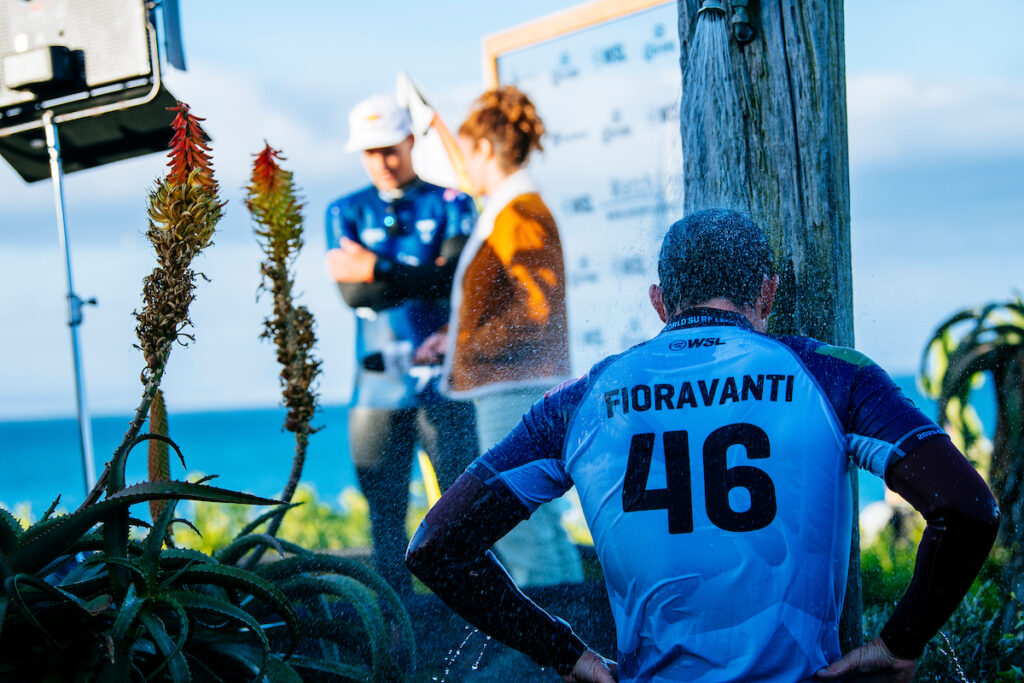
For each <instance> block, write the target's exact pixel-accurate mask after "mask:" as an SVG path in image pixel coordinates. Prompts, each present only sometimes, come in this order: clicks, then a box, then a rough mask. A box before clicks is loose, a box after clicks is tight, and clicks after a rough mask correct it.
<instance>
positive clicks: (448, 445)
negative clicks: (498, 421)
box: [416, 400, 480, 491]
mask: <svg viewBox="0 0 1024 683" xmlns="http://www.w3.org/2000/svg"><path fill="white" fill-rule="evenodd" d="M416 431H417V434H418V436H419V441H420V444H421V445H422V446H423V450H425V451H426V452H427V455H428V456H429V457H430V462H431V463H432V464H433V465H434V473H435V474H437V483H438V484H439V485H440V487H441V491H445V490H447V489H448V487H449V486H451V485H452V484H454V483H455V480H456V479H458V478H459V475H460V474H462V473H463V472H464V471H465V470H466V468H467V467H469V465H470V463H472V462H473V461H474V460H475V459H476V457H477V456H478V455H479V454H480V453H479V450H478V445H477V437H476V411H475V409H474V408H473V404H472V403H471V402H469V401H448V400H437V401H430V402H428V403H424V404H422V405H421V406H420V407H419V409H418V410H417V415H416Z"/></svg>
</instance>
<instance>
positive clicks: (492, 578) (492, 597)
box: [405, 472, 586, 675]
mask: <svg viewBox="0 0 1024 683" xmlns="http://www.w3.org/2000/svg"><path fill="white" fill-rule="evenodd" d="M527 516H528V511H527V509H526V507H525V506H524V505H523V503H522V502H520V501H519V499H517V498H516V497H515V496H513V495H512V494H511V493H510V492H507V491H505V492H503V491H502V490H501V489H499V488H493V489H492V488H490V487H488V486H487V485H486V484H484V483H483V482H482V481H481V480H480V479H479V478H477V477H476V476H475V475H473V474H471V473H468V472H467V473H464V474H463V475H462V476H460V477H459V478H458V480H457V481H456V482H455V483H454V484H453V485H452V486H451V488H449V489H448V490H447V491H446V492H445V494H444V496H442V497H441V500H440V501H438V503H437V504H436V505H434V507H432V508H431V509H430V512H428V513H427V516H426V518H424V520H423V523H422V524H421V525H420V527H419V529H418V530H417V531H416V534H415V535H414V536H413V539H412V541H411V542H410V543H409V550H408V552H407V553H406V558H405V561H406V564H408V566H409V569H410V570H411V571H412V573H413V574H415V575H416V576H417V577H419V579H420V580H421V581H423V583H424V584H426V585H427V587H429V588H430V590H432V591H434V593H435V594H436V595H437V596H438V597H439V598H441V600H443V601H444V602H445V603H447V604H448V606H449V607H451V608H452V609H453V610H454V611H455V612H457V613H458V614H459V615H461V616H462V617H463V618H464V619H465V620H466V621H468V622H470V623H471V624H473V625H474V626H476V627H477V628H479V629H480V630H481V631H483V632H485V633H487V634H488V635H490V636H492V637H493V638H496V639H498V640H500V641H501V642H503V643H505V644H506V645H509V646H511V647H514V648H515V649H517V650H519V651H520V652H523V653H525V654H527V655H529V656H530V657H531V658H532V659H533V660H534V661H535V662H537V663H538V664H539V665H541V666H550V667H552V668H554V670H555V671H556V672H558V673H559V674H560V675H565V674H567V673H569V672H570V671H572V668H573V666H574V665H575V664H576V661H577V660H578V659H579V658H580V655H582V654H583V652H584V650H585V649H586V644H585V643H584V642H583V641H582V640H580V639H579V637H577V636H576V634H575V633H573V631H572V628H570V627H569V625H568V624H567V623H566V622H564V621H562V620H561V619H558V618H557V617H553V616H551V615H550V614H548V613H547V612H545V611H544V610H543V609H541V608H540V607H539V606H537V604H535V603H534V602H533V601H532V600H530V599H529V598H528V597H526V596H525V595H524V594H523V593H522V591H520V590H519V588H518V587H517V586H516V585H515V583H514V582H513V581H512V578H511V577H510V576H509V575H508V574H507V573H506V572H505V570H504V568H503V567H502V566H501V564H500V563H499V562H498V560H497V558H496V557H495V556H494V554H493V553H491V552H490V551H489V548H490V547H491V546H492V545H493V544H494V542H495V541H497V540H498V539H500V538H501V537H502V536H504V535H505V534H506V533H508V532H509V531H510V530H512V528H513V527H515V525H516V524H518V523H519V522H520V521H522V520H523V519H525V518H526V517H527Z"/></svg>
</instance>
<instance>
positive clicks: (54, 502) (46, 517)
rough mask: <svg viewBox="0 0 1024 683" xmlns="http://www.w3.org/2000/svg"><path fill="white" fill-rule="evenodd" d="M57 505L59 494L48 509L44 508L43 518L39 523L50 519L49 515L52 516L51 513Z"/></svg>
mask: <svg viewBox="0 0 1024 683" xmlns="http://www.w3.org/2000/svg"><path fill="white" fill-rule="evenodd" d="M58 503H60V494H59V493H58V494H57V497H56V498H54V499H53V502H52V503H50V507H48V508H46V512H44V513H43V516H42V517H41V518H40V521H46V520H48V519H49V518H50V515H52V514H53V511H54V510H56V509H57V504H58Z"/></svg>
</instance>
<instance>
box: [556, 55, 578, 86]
mask: <svg viewBox="0 0 1024 683" xmlns="http://www.w3.org/2000/svg"><path fill="white" fill-rule="evenodd" d="M579 75H580V70H579V68H577V67H576V66H575V65H574V64H572V61H571V60H570V58H569V53H568V52H563V53H562V54H561V55H559V58H558V66H556V67H555V68H554V69H553V70H552V71H551V84H552V85H554V86H558V84H559V83H561V82H562V81H567V80H569V79H570V78H576V77H577V76H579Z"/></svg>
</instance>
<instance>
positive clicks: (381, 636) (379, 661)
mask: <svg viewBox="0 0 1024 683" xmlns="http://www.w3.org/2000/svg"><path fill="white" fill-rule="evenodd" d="M283 586H288V587H290V588H298V589H300V590H305V591H313V592H316V593H320V594H330V595H334V596H337V597H339V598H341V599H342V600H344V601H345V602H347V603H349V604H351V605H352V607H354V608H355V610H356V612H357V613H358V614H359V619H360V621H362V622H363V627H364V628H365V630H366V636H367V640H368V641H369V644H370V650H371V657H372V668H373V671H374V672H375V674H382V673H383V671H384V670H385V668H386V664H385V663H386V662H387V663H390V662H389V660H390V659H391V655H390V652H389V651H388V640H389V638H388V630H387V627H386V625H385V623H384V615H383V614H382V613H381V611H380V608H379V607H378V605H377V596H376V595H374V594H373V592H372V591H371V590H370V589H369V588H367V587H366V586H364V585H363V584H362V583H360V582H359V581H356V580H355V579H353V578H350V577H348V576H339V575H331V576H326V577H322V578H315V579H314V578H310V577H302V578H299V579H292V580H290V581H286V582H285V583H284V584H283ZM374 679H375V680H380V676H379V675H375V676H374Z"/></svg>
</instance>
